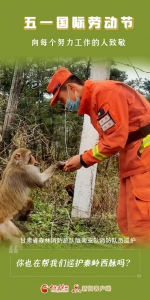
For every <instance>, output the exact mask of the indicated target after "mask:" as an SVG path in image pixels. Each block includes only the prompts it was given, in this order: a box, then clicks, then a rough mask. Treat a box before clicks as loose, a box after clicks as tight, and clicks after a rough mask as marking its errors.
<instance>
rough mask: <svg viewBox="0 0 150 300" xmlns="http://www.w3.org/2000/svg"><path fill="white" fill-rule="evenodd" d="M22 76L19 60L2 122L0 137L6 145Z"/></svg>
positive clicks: (8, 140) (16, 105) (21, 66)
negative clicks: (0, 135)
mask: <svg viewBox="0 0 150 300" xmlns="http://www.w3.org/2000/svg"><path fill="white" fill-rule="evenodd" d="M22 77H23V65H22V63H20V62H17V63H16V64H15V69H14V75H13V79H12V84H11V89H10V95H9V99H8V104H7V109H6V114H5V119H4V124H3V133H2V139H3V142H4V143H5V144H6V145H8V144H9V143H10V142H11V131H12V130H11V128H12V124H13V122H14V119H15V113H16V111H17V107H18V103H19V96H20V91H21V84H22Z"/></svg>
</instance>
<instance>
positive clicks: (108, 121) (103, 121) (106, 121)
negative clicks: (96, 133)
mask: <svg viewBox="0 0 150 300" xmlns="http://www.w3.org/2000/svg"><path fill="white" fill-rule="evenodd" d="M98 122H99V124H100V126H101V128H102V130H103V131H107V130H108V129H109V128H111V127H113V126H114V125H115V122H114V120H113V119H112V118H111V116H110V114H109V113H107V114H105V115H104V116H103V115H102V117H100V116H99V120H98Z"/></svg>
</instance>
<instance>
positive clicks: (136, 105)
mask: <svg viewBox="0 0 150 300" xmlns="http://www.w3.org/2000/svg"><path fill="white" fill-rule="evenodd" d="M47 92H49V93H52V94H53V98H52V101H51V103H50V105H51V106H53V105H55V104H56V103H57V101H61V102H62V103H63V105H64V106H65V107H66V109H69V110H76V111H78V114H79V115H83V114H87V115H89V116H90V119H91V123H92V125H93V126H94V128H95V129H96V130H97V131H98V133H99V137H100V139H99V143H98V144H97V145H96V146H94V147H93V148H92V149H89V150H88V149H87V151H85V152H84V153H83V154H82V155H76V156H73V157H71V158H70V159H69V160H68V161H67V162H66V165H65V168H64V171H75V170H77V169H80V168H81V167H82V166H83V167H85V168H87V167H89V166H92V165H93V164H95V163H98V162H101V161H103V160H104V159H107V158H109V157H110V156H112V155H114V154H116V153H118V152H119V153H120V155H119V174H120V191H119V201H118V208H117V221H118V225H119V228H120V231H121V233H122V235H124V236H129V237H134V238H135V239H136V242H137V244H148V245H150V104H149V103H148V101H147V100H146V99H145V98H144V96H142V95H141V94H140V93H139V92H137V91H136V90H134V89H133V88H131V87H130V86H128V85H126V84H124V83H122V82H119V81H112V80H106V81H99V82H95V81H91V80H86V81H85V82H82V81H81V80H80V79H79V78H78V77H77V76H75V75H73V74H72V73H71V72H70V71H69V70H67V69H65V68H59V69H58V70H57V71H56V72H55V74H54V75H53V77H52V79H51V80H50V82H49V84H48V86H47Z"/></svg>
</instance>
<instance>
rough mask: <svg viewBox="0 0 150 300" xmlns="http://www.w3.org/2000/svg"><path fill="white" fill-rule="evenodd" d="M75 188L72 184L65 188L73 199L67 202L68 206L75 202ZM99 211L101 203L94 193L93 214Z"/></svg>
mask: <svg viewBox="0 0 150 300" xmlns="http://www.w3.org/2000/svg"><path fill="white" fill-rule="evenodd" d="M74 188H75V186H74V184H72V183H70V184H68V185H66V187H65V189H66V191H67V193H68V195H69V196H70V197H71V199H70V200H68V201H67V204H70V203H72V201H73V197H74ZM99 209H100V201H99V199H98V197H97V195H96V193H95V192H94V194H93V203H92V212H93V213H95V212H96V211H97V210H99Z"/></svg>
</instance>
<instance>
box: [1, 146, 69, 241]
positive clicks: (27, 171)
mask: <svg viewBox="0 0 150 300" xmlns="http://www.w3.org/2000/svg"><path fill="white" fill-rule="evenodd" d="M34 164H36V161H35V159H34V157H33V156H32V154H31V151H30V150H29V149H25V148H19V149H16V150H15V151H14V152H13V154H12V156H11V158H10V161H9V162H8V164H7V166H6V169H5V170H4V172H3V176H2V182H1V186H0V243H2V242H3V241H6V242H8V244H16V243H17V244H20V243H21V237H22V236H23V235H22V233H21V231H20V230H19V229H18V228H17V227H16V226H15V224H13V222H12V221H11V219H12V218H13V216H14V215H15V214H16V213H17V212H18V211H20V210H21V209H22V208H23V206H24V205H25V203H26V200H27V199H28V195H29V193H30V191H31V190H32V189H35V188H37V187H39V188H43V187H44V185H45V183H46V182H47V181H48V180H49V179H50V178H51V177H52V175H53V174H54V172H55V171H56V170H59V169H61V170H62V169H63V167H64V165H65V162H57V163H56V164H54V165H51V166H50V167H49V168H47V169H46V170H45V171H44V172H42V173H41V172H40V170H39V168H38V167H37V165H34Z"/></svg>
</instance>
